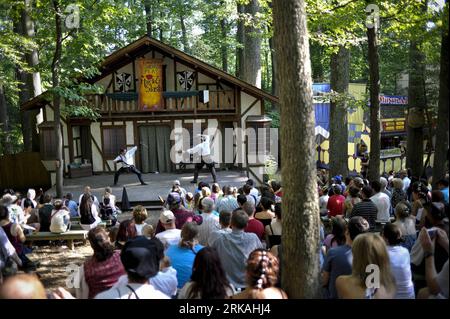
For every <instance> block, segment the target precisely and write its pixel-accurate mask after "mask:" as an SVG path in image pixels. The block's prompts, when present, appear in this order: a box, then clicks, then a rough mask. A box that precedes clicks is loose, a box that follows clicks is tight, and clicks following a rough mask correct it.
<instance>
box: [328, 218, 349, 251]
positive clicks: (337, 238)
mask: <svg viewBox="0 0 450 319" xmlns="http://www.w3.org/2000/svg"><path fill="white" fill-rule="evenodd" d="M331 225H332V228H331V234H328V235H327V237H325V240H324V242H323V244H324V246H325V249H326V252H328V251H329V250H330V249H331V248H334V247H338V246H342V245H344V244H345V243H346V241H347V240H346V237H345V232H346V230H347V222H346V221H345V219H344V218H342V217H333V218H332V219H331Z"/></svg>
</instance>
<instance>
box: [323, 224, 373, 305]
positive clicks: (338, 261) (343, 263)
mask: <svg viewBox="0 0 450 319" xmlns="http://www.w3.org/2000/svg"><path fill="white" fill-rule="evenodd" d="M367 231H369V223H368V222H367V221H366V220H365V219H364V218H362V217H360V216H356V217H352V218H351V219H350V221H349V222H348V225H347V229H346V231H345V240H346V242H345V245H341V246H338V247H335V248H331V249H330V250H329V251H328V254H327V256H326V258H325V261H324V264H323V268H322V285H323V287H324V288H325V289H326V297H327V298H329V299H336V298H338V294H337V290H336V278H338V277H339V276H341V275H350V274H351V273H352V258H353V256H352V244H353V241H354V240H355V238H356V237H357V236H358V235H360V234H362V233H365V232H367Z"/></svg>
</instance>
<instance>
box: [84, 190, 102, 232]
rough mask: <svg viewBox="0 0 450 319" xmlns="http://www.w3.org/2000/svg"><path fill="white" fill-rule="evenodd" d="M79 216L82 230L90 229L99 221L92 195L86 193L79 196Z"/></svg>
mask: <svg viewBox="0 0 450 319" xmlns="http://www.w3.org/2000/svg"><path fill="white" fill-rule="evenodd" d="M80 216H81V218H80V224H81V227H82V228H83V229H84V230H91V229H92V228H95V227H97V225H98V223H100V222H101V219H100V217H99V216H98V210H97V205H95V204H94V201H93V200H92V196H91V195H90V194H88V193H86V194H84V195H83V196H82V197H81V202H80Z"/></svg>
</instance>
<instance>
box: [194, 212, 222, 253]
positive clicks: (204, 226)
mask: <svg viewBox="0 0 450 319" xmlns="http://www.w3.org/2000/svg"><path fill="white" fill-rule="evenodd" d="M202 217H203V222H202V223H201V224H200V225H199V226H198V243H199V244H200V245H203V246H207V245H208V238H209V237H210V236H211V233H212V232H213V231H216V230H219V229H220V224H219V218H218V217H217V216H215V215H213V214H212V213H203V214H202Z"/></svg>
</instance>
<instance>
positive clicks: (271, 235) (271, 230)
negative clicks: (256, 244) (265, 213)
mask: <svg viewBox="0 0 450 319" xmlns="http://www.w3.org/2000/svg"><path fill="white" fill-rule="evenodd" d="M275 216H276V218H275V219H274V220H272V223H271V224H270V225H267V226H266V229H265V233H266V242H267V248H271V247H272V246H275V245H280V244H281V230H282V222H281V203H276V204H275Z"/></svg>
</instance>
